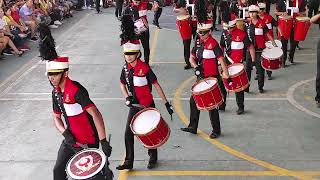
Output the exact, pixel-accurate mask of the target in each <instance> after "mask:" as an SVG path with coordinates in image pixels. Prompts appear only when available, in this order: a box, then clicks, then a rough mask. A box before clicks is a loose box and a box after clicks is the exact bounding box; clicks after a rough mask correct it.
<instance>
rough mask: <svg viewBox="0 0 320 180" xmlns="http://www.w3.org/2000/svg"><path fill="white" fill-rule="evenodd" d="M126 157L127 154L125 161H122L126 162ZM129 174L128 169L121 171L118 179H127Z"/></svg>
mask: <svg viewBox="0 0 320 180" xmlns="http://www.w3.org/2000/svg"><path fill="white" fill-rule="evenodd" d="M124 159H125V155H124V156H123V161H122V162H121V163H124ZM128 174H129V171H128V170H122V171H120V173H119V176H118V180H127V178H128Z"/></svg>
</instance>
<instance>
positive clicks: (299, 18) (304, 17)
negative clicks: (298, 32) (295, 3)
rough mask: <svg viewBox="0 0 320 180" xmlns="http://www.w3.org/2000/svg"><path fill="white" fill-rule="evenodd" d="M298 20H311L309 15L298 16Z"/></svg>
mask: <svg viewBox="0 0 320 180" xmlns="http://www.w3.org/2000/svg"><path fill="white" fill-rule="evenodd" d="M296 21H301V22H304V21H309V22H310V18H309V17H308V16H297V17H296Z"/></svg>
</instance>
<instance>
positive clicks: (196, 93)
mask: <svg viewBox="0 0 320 180" xmlns="http://www.w3.org/2000/svg"><path fill="white" fill-rule="evenodd" d="M206 80H215V81H216V82H217V83H216V84H214V85H213V86H211V87H210V88H208V89H205V90H203V91H199V92H193V88H194V87H195V86H196V85H198V84H200V83H201V82H205V81H206ZM215 86H218V79H217V78H215V77H207V78H204V79H200V80H199V81H197V82H196V83H195V84H193V85H192V87H191V92H192V94H194V95H199V94H203V93H207V92H209V91H210V90H212V89H213V88H214V87H215Z"/></svg>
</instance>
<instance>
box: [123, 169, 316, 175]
mask: <svg viewBox="0 0 320 180" xmlns="http://www.w3.org/2000/svg"><path fill="white" fill-rule="evenodd" d="M295 172H296V173H297V174H304V175H312V176H320V171H295ZM128 174H129V176H285V175H283V174H280V173H278V172H276V171H182V170H177V171H130V172H129V173H128Z"/></svg>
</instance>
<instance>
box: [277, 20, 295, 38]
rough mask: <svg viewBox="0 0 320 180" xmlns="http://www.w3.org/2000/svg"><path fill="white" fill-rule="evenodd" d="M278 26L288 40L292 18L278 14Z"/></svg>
mask: <svg viewBox="0 0 320 180" xmlns="http://www.w3.org/2000/svg"><path fill="white" fill-rule="evenodd" d="M278 27H279V28H280V30H281V31H282V35H283V37H284V38H285V39H287V40H288V39H289V38H290V34H291V30H292V28H293V20H292V18H291V17H288V18H286V17H282V16H279V20H278ZM279 37H280V36H279Z"/></svg>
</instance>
